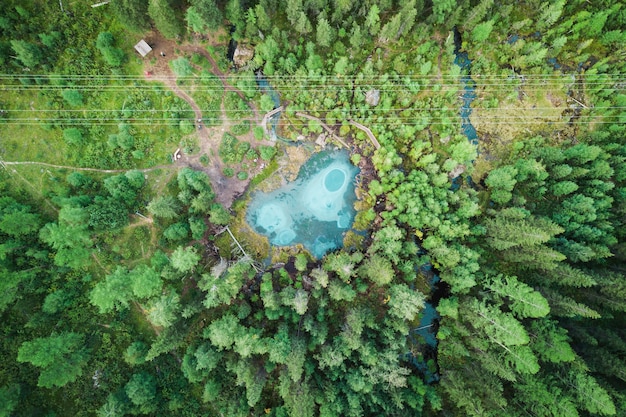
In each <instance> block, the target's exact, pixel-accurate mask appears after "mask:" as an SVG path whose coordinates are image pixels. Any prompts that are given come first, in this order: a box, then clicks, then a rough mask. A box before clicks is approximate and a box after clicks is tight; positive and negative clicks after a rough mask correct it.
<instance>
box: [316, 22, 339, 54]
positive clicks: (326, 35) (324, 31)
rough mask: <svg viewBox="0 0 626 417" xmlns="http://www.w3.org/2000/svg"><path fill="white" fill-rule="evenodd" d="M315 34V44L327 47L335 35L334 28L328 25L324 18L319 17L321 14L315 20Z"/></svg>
mask: <svg viewBox="0 0 626 417" xmlns="http://www.w3.org/2000/svg"><path fill="white" fill-rule="evenodd" d="M316 35H317V37H316V39H317V44H318V45H321V46H323V47H329V46H330V44H331V43H332V41H333V39H334V37H335V33H334V30H333V28H332V27H331V26H330V23H329V22H328V20H326V18H324V17H321V15H320V18H319V19H318V21H317V28H316Z"/></svg>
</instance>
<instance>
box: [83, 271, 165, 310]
mask: <svg viewBox="0 0 626 417" xmlns="http://www.w3.org/2000/svg"><path fill="white" fill-rule="evenodd" d="M162 285H163V283H162V281H161V278H160V277H159V275H158V273H156V272H155V270H154V269H152V268H150V267H148V266H145V265H140V266H138V267H136V268H135V269H133V270H131V271H128V270H127V269H126V268H125V267H122V266H118V267H117V268H116V269H115V270H114V271H113V273H111V274H109V275H107V276H106V277H105V279H104V280H103V281H100V282H98V283H97V284H96V286H95V287H94V289H93V290H92V291H91V294H90V301H91V303H92V304H93V305H94V306H96V307H98V309H99V311H100V313H108V312H110V311H112V310H114V309H116V310H121V309H125V308H128V305H129V302H130V301H131V300H141V299H146V298H150V297H152V296H154V295H157V294H158V293H160V291H161V287H162Z"/></svg>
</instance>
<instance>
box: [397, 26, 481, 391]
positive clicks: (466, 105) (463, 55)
mask: <svg viewBox="0 0 626 417" xmlns="http://www.w3.org/2000/svg"><path fill="white" fill-rule="evenodd" d="M461 44H462V39H461V33H460V32H459V31H458V29H457V28H454V64H455V65H458V66H459V67H460V68H461V73H462V75H461V77H460V81H461V85H462V94H461V107H460V109H459V115H460V116H461V131H462V132H463V134H464V135H465V136H466V137H467V140H469V141H470V143H471V144H472V145H475V146H478V134H477V132H476V128H475V127H474V126H473V125H472V122H471V120H470V116H471V114H472V102H473V101H474V99H476V91H475V86H476V83H475V82H474V80H473V79H472V73H471V69H472V61H471V60H470V59H469V56H468V54H467V52H464V51H461ZM468 184H470V185H472V183H471V178H468ZM460 186H461V177H460V176H459V177H456V178H453V179H452V186H451V187H450V189H451V190H452V191H456V190H458V189H459V187H460ZM420 273H421V274H423V275H425V276H426V277H427V279H428V284H429V286H430V296H429V301H428V302H426V304H425V307H424V311H423V313H422V317H421V319H420V322H419V324H418V326H417V327H416V328H415V329H413V330H411V332H410V333H409V341H410V342H411V343H412V344H413V345H417V346H420V347H421V348H420V349H417V352H419V353H418V355H417V356H416V355H414V354H413V352H408V353H406V354H405V357H404V359H405V360H407V361H408V362H410V363H411V364H412V365H413V366H415V367H416V368H417V369H419V370H420V371H421V372H422V373H423V374H424V377H425V381H426V382H427V383H434V382H437V381H438V380H439V366H438V364H437V344H438V340H437V331H438V328H439V319H440V318H441V316H439V313H437V309H436V308H437V305H438V304H439V300H440V299H441V298H443V297H445V296H446V295H447V293H448V290H449V286H448V285H447V284H445V283H444V282H441V280H440V279H439V275H438V272H437V271H436V270H435V269H434V268H433V266H432V265H431V264H426V265H423V266H422V267H421V268H420Z"/></svg>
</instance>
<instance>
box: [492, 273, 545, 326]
mask: <svg viewBox="0 0 626 417" xmlns="http://www.w3.org/2000/svg"><path fill="white" fill-rule="evenodd" d="M487 287H488V288H489V289H490V290H491V291H493V294H494V295H495V296H496V297H498V298H500V299H502V298H507V299H508V300H510V302H511V304H510V305H509V307H510V309H511V311H512V312H513V314H515V315H516V316H517V317H519V318H525V317H545V316H546V315H547V314H548V313H549V312H550V307H549V306H548V302H547V301H546V299H545V298H544V297H543V296H542V295H541V294H540V293H539V292H537V291H535V290H533V289H532V288H531V287H529V286H528V285H526V284H524V283H523V282H520V281H518V280H517V278H516V277H507V276H503V275H498V276H495V277H492V278H490V279H489V281H488V283H487Z"/></svg>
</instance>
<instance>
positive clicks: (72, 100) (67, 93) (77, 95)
mask: <svg viewBox="0 0 626 417" xmlns="http://www.w3.org/2000/svg"><path fill="white" fill-rule="evenodd" d="M61 95H62V96H63V100H65V101H67V102H68V103H69V105H70V106H74V107H77V106H80V105H82V104H83V95H82V94H81V92H80V91H78V90H63V92H62V93H61Z"/></svg>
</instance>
